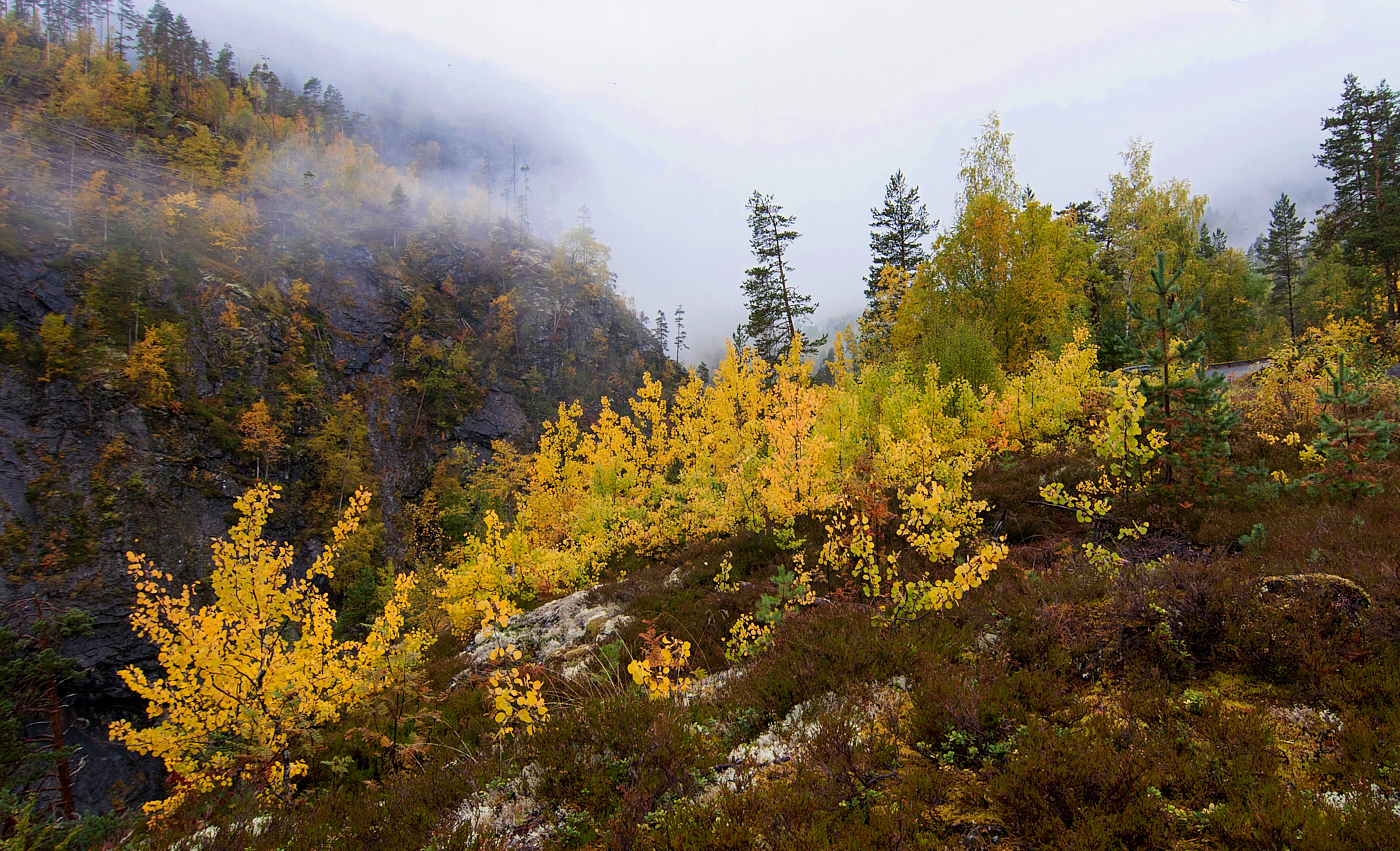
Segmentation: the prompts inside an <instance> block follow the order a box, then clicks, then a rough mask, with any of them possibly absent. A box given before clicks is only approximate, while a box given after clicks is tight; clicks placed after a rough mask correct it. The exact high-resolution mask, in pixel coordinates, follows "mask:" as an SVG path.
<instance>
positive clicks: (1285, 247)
mask: <svg viewBox="0 0 1400 851" xmlns="http://www.w3.org/2000/svg"><path fill="white" fill-rule="evenodd" d="M1269 215H1270V220H1269V235H1268V236H1267V237H1265V238H1264V239H1262V240H1260V244H1259V252H1258V253H1259V259H1260V261H1261V266H1262V269H1263V271H1264V273H1265V274H1267V275H1268V276H1269V277H1270V278H1272V279H1273V281H1274V289H1273V300H1274V302H1275V303H1276V304H1278V305H1279V307H1280V308H1281V309H1282V310H1283V311H1284V314H1285V315H1286V316H1287V317H1288V333H1289V335H1290V336H1291V337H1292V338H1293V339H1294V340H1296V339H1298V320H1297V309H1296V307H1295V305H1294V298H1293V297H1294V295H1295V292H1296V289H1297V285H1298V282H1299V280H1300V279H1301V278H1302V275H1303V253H1304V249H1305V247H1306V246H1305V244H1304V242H1303V226H1304V225H1305V224H1306V222H1304V221H1303V220H1302V219H1300V218H1298V209H1297V207H1295V206H1294V204H1293V202H1292V201H1291V200H1289V198H1288V194H1287V193H1284V194H1282V195H1279V197H1278V201H1276V202H1274V206H1273V209H1271V210H1270V211H1269Z"/></svg>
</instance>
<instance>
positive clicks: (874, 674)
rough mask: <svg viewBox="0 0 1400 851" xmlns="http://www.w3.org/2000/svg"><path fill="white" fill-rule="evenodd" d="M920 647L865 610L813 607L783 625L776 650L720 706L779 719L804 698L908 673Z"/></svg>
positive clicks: (725, 695)
mask: <svg viewBox="0 0 1400 851" xmlns="http://www.w3.org/2000/svg"><path fill="white" fill-rule="evenodd" d="M916 648H917V644H916V638H915V637H914V636H913V635H908V634H904V633H902V632H899V631H893V632H892V631H889V630H883V629H880V628H878V627H875V626H872V625H871V624H870V617H869V613H868V611H867V610H866V609H864V608H863V607H860V606H856V605H852V604H837V603H828V604H824V605H818V606H813V607H811V608H808V609H805V610H803V611H801V612H797V613H794V614H793V615H792V616H790V617H788V618H786V619H785V620H784V621H783V625H782V627H781V628H780V629H779V630H778V631H777V633H776V634H775V636H774V640H773V646H772V647H771V648H770V649H769V650H768V652H767V653H765V654H764V655H762V656H761V657H759V659H758V661H756V662H754V663H753V664H752V665H751V666H750V667H749V668H748V669H746V670H745V672H744V675H743V677H741V678H740V679H739V680H738V681H736V682H735V683H733V684H732V685H730V686H729V687H728V688H727V689H726V690H725V692H724V693H723V695H722V696H721V701H722V705H725V706H744V707H752V708H753V709H755V710H757V712H758V713H759V714H760V715H761V716H762V717H763V718H764V719H767V720H769V721H771V720H775V719H777V718H781V717H782V716H783V715H784V714H786V713H787V712H788V711H789V710H790V709H792V707H794V706H796V705H797V704H799V703H801V702H803V701H804V700H809V699H811V698H814V697H819V696H821V695H823V694H826V693H827V692H837V693H841V692H844V691H846V690H847V689H849V688H851V687H852V686H854V685H856V684H860V683H871V682H880V681H884V680H888V679H889V678H891V677H893V676H895V675H896V674H899V673H902V672H904V671H907V670H909V667H910V663H911V660H912V658H913V656H914V655H915V653H916V652H917V650H916Z"/></svg>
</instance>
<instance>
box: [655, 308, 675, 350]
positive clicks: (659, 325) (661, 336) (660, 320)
mask: <svg viewBox="0 0 1400 851" xmlns="http://www.w3.org/2000/svg"><path fill="white" fill-rule="evenodd" d="M655 334H656V341H657V342H658V343H660V344H661V354H662V356H663V357H664V356H665V354H666V350H667V349H668V348H670V339H671V329H670V328H669V327H668V326H667V325H666V311H664V310H658V311H656V331H655Z"/></svg>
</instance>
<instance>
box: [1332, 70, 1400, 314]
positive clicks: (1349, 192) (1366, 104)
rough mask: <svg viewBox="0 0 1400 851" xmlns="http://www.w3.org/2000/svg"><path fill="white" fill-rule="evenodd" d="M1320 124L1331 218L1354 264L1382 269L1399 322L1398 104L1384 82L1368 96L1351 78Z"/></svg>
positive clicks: (1389, 305) (1391, 311)
mask: <svg viewBox="0 0 1400 851" xmlns="http://www.w3.org/2000/svg"><path fill="white" fill-rule="evenodd" d="M1332 112H1333V115H1332V117H1329V118H1324V119H1323V120H1322V129H1324V130H1326V131H1328V137H1327V138H1326V139H1324V140H1323V142H1322V153H1320V154H1318V155H1317V162H1318V164H1319V165H1322V166H1324V167H1325V168H1327V169H1328V170H1330V171H1331V172H1332V174H1331V176H1330V177H1328V180H1330V181H1332V185H1333V186H1334V187H1335V190H1334V195H1333V201H1332V205H1331V210H1330V211H1329V216H1328V217H1329V218H1330V219H1332V220H1333V222H1334V225H1335V229H1334V233H1335V237H1336V239H1337V241H1338V242H1340V243H1341V244H1343V245H1344V246H1345V248H1346V251H1347V253H1348V254H1351V255H1353V257H1354V260H1355V262H1358V263H1370V264H1375V265H1377V266H1379V267H1380V271H1381V273H1382V275H1383V277H1384V285H1385V293H1386V312H1387V313H1388V315H1389V318H1390V320H1391V321H1392V322H1394V321H1396V320H1397V319H1400V284H1398V282H1397V278H1400V102H1397V98H1396V93H1395V92H1394V91H1393V90H1392V89H1391V88H1390V86H1388V85H1386V83H1385V82H1384V81H1382V82H1381V84H1380V85H1378V86H1376V88H1374V89H1371V90H1370V91H1367V90H1366V89H1364V88H1362V87H1361V85H1360V84H1359V83H1358V82H1357V79H1356V76H1355V75H1353V74H1348V75H1347V78H1346V81H1345V84H1344V86H1343V90H1342V103H1341V105H1340V106H1338V107H1337V108H1336V109H1334V110H1333V111H1332Z"/></svg>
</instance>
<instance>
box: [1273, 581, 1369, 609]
mask: <svg viewBox="0 0 1400 851" xmlns="http://www.w3.org/2000/svg"><path fill="white" fill-rule="evenodd" d="M1259 591H1260V592H1261V593H1262V594H1264V595H1265V598H1266V599H1272V600H1275V601H1278V602H1281V603H1284V604H1290V603H1293V602H1296V601H1301V600H1315V601H1320V602H1324V603H1327V604H1329V605H1331V606H1334V607H1336V608H1337V609H1340V610H1342V611H1345V612H1347V613H1348V614H1353V615H1355V614H1357V613H1359V612H1360V611H1361V610H1362V609H1369V608H1370V607H1371V595H1370V594H1367V593H1366V589H1365V588H1362V587H1361V586H1360V585H1357V584H1356V583H1355V582H1352V581H1351V580H1350V579H1347V578H1346V577H1344V576H1337V575H1335V574H1331V573H1297V574H1292V575H1289V576H1265V577H1264V578H1263V579H1261V580H1259Z"/></svg>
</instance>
